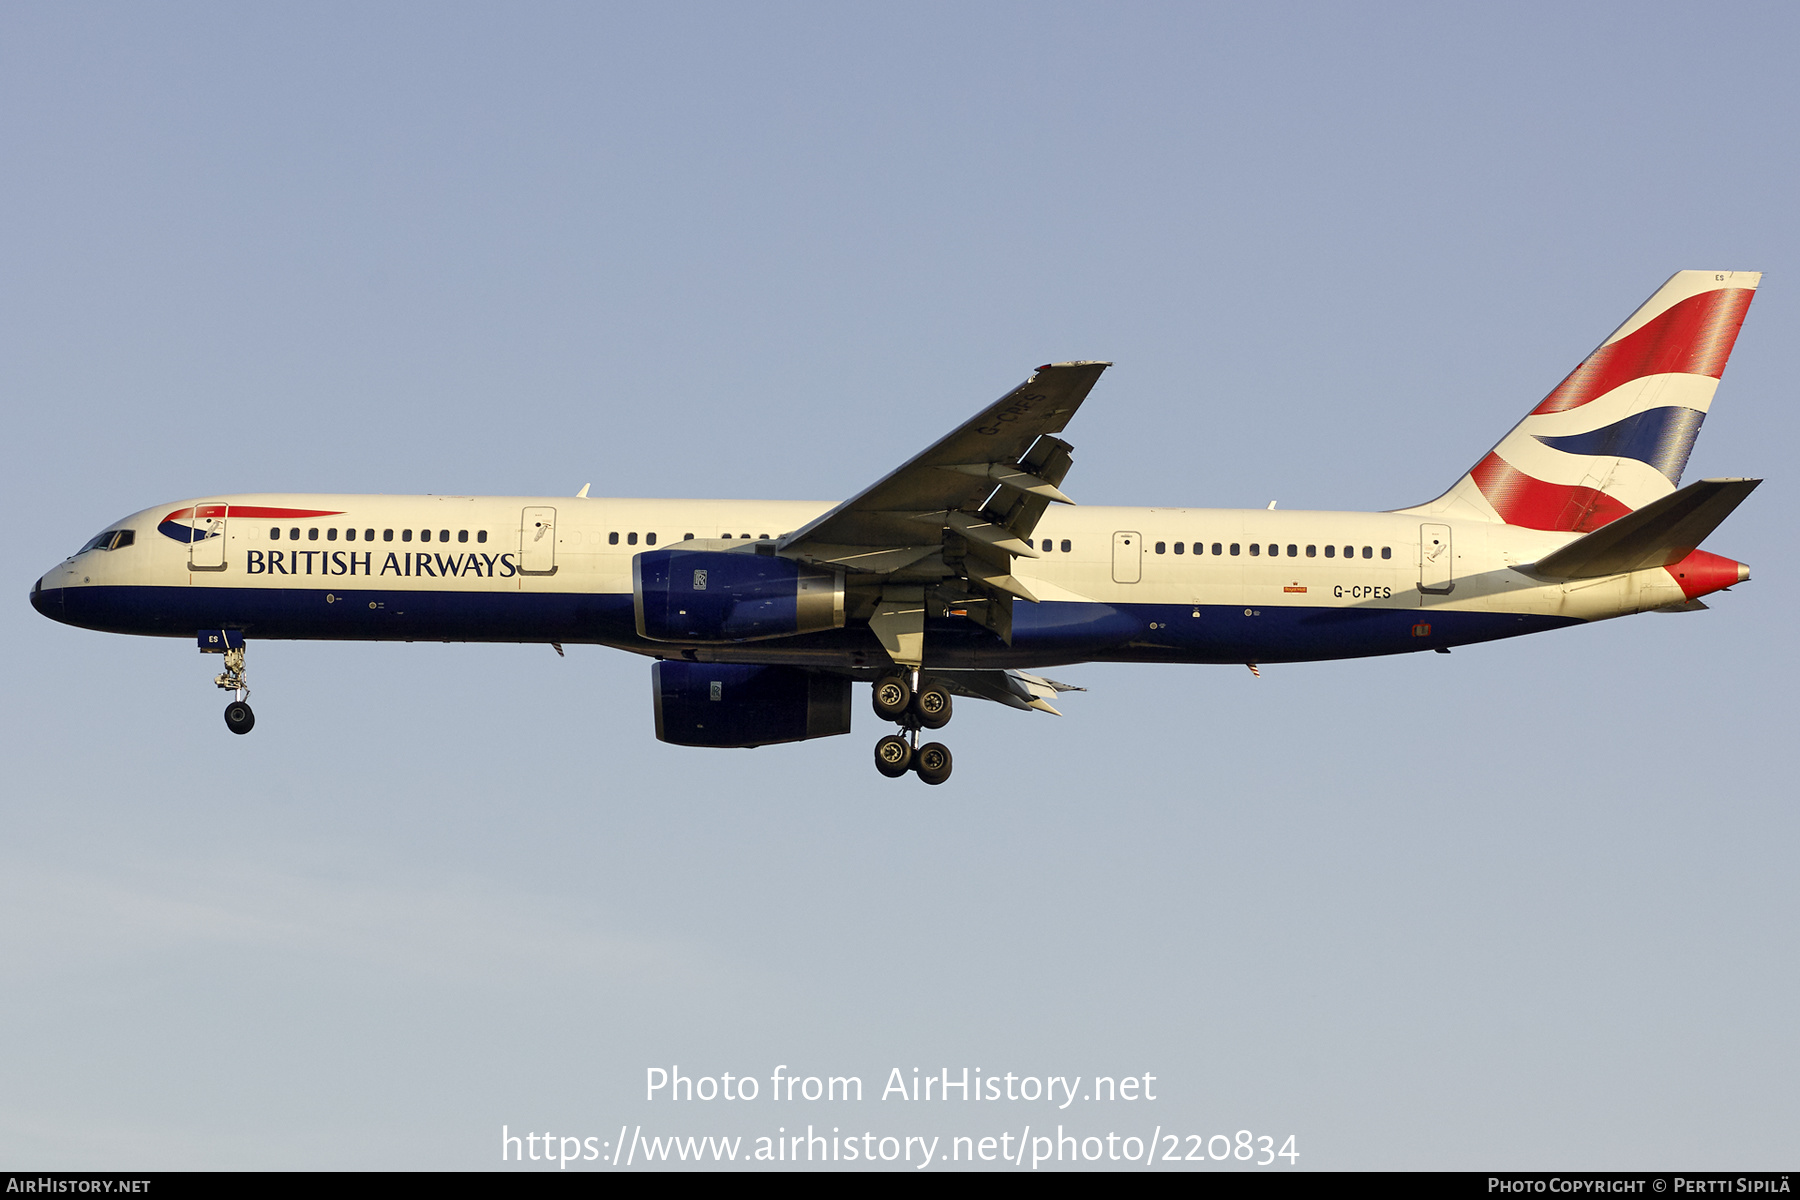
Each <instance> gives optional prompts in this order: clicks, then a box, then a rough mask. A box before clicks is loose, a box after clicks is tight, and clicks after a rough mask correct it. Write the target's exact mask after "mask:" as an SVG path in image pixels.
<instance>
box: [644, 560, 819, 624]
mask: <svg viewBox="0 0 1800 1200" xmlns="http://www.w3.org/2000/svg"><path fill="white" fill-rule="evenodd" d="M631 590H632V606H633V608H634V609H635V610H636V613H637V631H638V634H639V636H641V637H646V638H649V639H650V640H651V641H656V642H749V641H756V640H758V639H761V638H774V637H786V636H788V635H789V634H795V633H818V632H821V631H823V630H827V629H841V628H842V627H843V624H844V575H843V572H841V571H832V570H828V569H825V568H821V567H812V566H807V565H805V564H803V563H797V562H794V561H793V560H791V559H786V558H778V557H776V556H775V555H772V554H744V553H734V552H729V551H723V550H682V549H679V548H674V549H669V550H650V551H646V552H645V553H643V554H639V555H637V556H635V557H634V558H633V559H632V560H631Z"/></svg>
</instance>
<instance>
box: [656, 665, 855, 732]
mask: <svg viewBox="0 0 1800 1200" xmlns="http://www.w3.org/2000/svg"><path fill="white" fill-rule="evenodd" d="M650 684H651V690H652V691H654V692H655V693H656V738H657V740H658V741H662V742H671V743H673V744H674V745H677V746H767V745H770V744H771V743H774V742H803V741H805V740H806V739H808V738H817V737H830V736H832V735H833V734H838V733H849V732H850V680H849V679H848V678H846V677H844V676H842V675H827V674H825V673H824V672H822V671H808V670H806V669H804V668H802V667H764V666H752V665H747V664H743V663H692V662H659V663H656V664H654V665H653V666H652V667H651V668H650Z"/></svg>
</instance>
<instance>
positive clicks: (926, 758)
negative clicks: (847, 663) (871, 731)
mask: <svg viewBox="0 0 1800 1200" xmlns="http://www.w3.org/2000/svg"><path fill="white" fill-rule="evenodd" d="M870 698H871V700H872V701H873V703H874V707H875V715H876V716H878V717H880V718H881V719H882V720H884V721H892V722H894V723H895V724H896V725H898V726H900V729H901V732H899V733H890V734H888V735H887V736H886V737H884V738H882V739H881V740H880V741H879V742H876V743H875V769H876V770H877V771H880V772H881V773H882V774H883V775H885V776H887V777H888V778H889V779H898V778H900V777H901V776H902V775H904V774H906V773H907V772H908V771H916V772H918V776H919V778H920V779H922V780H924V781H925V782H926V783H929V784H932V785H934V786H935V785H936V784H940V783H943V782H944V781H945V780H946V779H949V778H950V765H951V758H950V749H949V747H947V746H945V745H944V744H943V743H941V742H927V743H925V744H924V745H923V746H921V745H919V731H920V730H921V729H942V728H943V727H944V726H946V725H948V724H949V723H950V710H951V703H950V693H949V692H947V691H945V690H944V688H943V687H941V686H940V685H938V684H935V683H931V682H925V683H923V684H921V683H920V682H919V677H918V673H917V672H912V673H911V678H908V677H907V675H884V676H883V677H882V678H880V679H877V680H876V681H875V688H874V693H873V695H872V696H871V697H870Z"/></svg>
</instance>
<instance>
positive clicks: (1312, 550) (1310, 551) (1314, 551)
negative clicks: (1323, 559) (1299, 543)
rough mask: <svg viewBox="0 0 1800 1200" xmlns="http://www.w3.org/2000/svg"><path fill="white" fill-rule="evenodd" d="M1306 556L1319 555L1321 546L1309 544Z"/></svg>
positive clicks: (1313, 556) (1315, 556)
mask: <svg viewBox="0 0 1800 1200" xmlns="http://www.w3.org/2000/svg"><path fill="white" fill-rule="evenodd" d="M1306 557H1308V558H1317V557H1319V548H1318V547H1317V546H1308V547H1307V548H1306Z"/></svg>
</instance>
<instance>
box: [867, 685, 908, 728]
mask: <svg viewBox="0 0 1800 1200" xmlns="http://www.w3.org/2000/svg"><path fill="white" fill-rule="evenodd" d="M912 698H913V696H912V685H911V684H909V683H907V682H906V680H905V679H903V678H902V677H900V676H899V675H886V676H883V677H882V678H880V679H877V680H876V681H875V687H874V689H873V690H872V691H871V692H870V693H869V699H870V701H871V702H872V703H873V704H874V705H875V715H876V716H878V717H880V718H881V719H882V720H884V721H893V722H895V723H896V724H898V723H899V722H901V721H904V720H905V719H906V710H907V708H908V707H910V706H911V704H912Z"/></svg>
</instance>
